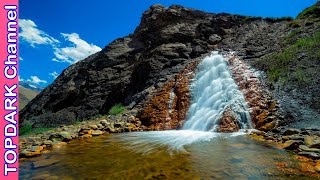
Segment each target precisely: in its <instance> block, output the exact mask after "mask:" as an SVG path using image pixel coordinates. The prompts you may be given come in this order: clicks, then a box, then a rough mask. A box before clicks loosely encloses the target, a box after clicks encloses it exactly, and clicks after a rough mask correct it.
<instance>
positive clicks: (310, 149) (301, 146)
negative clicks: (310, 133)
mask: <svg viewBox="0 0 320 180" xmlns="http://www.w3.org/2000/svg"><path fill="white" fill-rule="evenodd" d="M299 149H301V151H305V152H315V153H320V149H317V148H309V147H308V146H305V145H300V146H299Z"/></svg>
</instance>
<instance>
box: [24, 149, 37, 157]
mask: <svg viewBox="0 0 320 180" xmlns="http://www.w3.org/2000/svg"><path fill="white" fill-rule="evenodd" d="M40 154H41V152H40V151H35V152H32V151H28V150H23V151H21V152H20V156H21V157H27V158H30V157H36V156H39V155H40Z"/></svg>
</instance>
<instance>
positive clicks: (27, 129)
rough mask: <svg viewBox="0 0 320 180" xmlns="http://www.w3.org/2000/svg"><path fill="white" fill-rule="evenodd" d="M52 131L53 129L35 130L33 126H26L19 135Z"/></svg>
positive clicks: (20, 130)
mask: <svg viewBox="0 0 320 180" xmlns="http://www.w3.org/2000/svg"><path fill="white" fill-rule="evenodd" d="M52 129H53V128H33V127H32V125H31V124H26V125H25V126H23V127H21V128H20V129H19V135H20V136H23V135H30V134H41V133H43V132H46V131H49V130H52Z"/></svg>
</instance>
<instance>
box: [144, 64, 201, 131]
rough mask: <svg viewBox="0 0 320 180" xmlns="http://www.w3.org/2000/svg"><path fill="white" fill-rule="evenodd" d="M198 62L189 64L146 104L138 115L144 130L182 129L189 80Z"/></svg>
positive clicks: (187, 98) (186, 109)
mask: <svg viewBox="0 0 320 180" xmlns="http://www.w3.org/2000/svg"><path fill="white" fill-rule="evenodd" d="M198 62H199V61H195V62H193V63H190V64H189V65H188V66H187V67H186V68H184V69H183V70H182V71H181V72H180V73H178V74H177V75H176V76H175V78H174V79H173V80H171V81H170V82H169V83H167V84H166V85H165V86H164V87H163V88H162V89H161V90H160V92H158V93H157V94H156V95H155V96H153V97H152V99H151V100H150V101H149V102H148V103H147V107H146V108H145V109H144V110H143V111H142V112H141V113H140V114H139V117H140V118H141V122H142V124H143V126H144V128H143V129H144V130H169V129H179V128H181V127H182V125H183V122H184V120H185V118H186V115H187V111H188V109H189V105H190V100H191V94H190V89H189V85H190V80H191V79H192V78H193V77H194V71H195V70H196V67H197V64H198ZM147 101H148V100H147Z"/></svg>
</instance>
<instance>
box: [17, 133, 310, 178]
mask: <svg viewBox="0 0 320 180" xmlns="http://www.w3.org/2000/svg"><path fill="white" fill-rule="evenodd" d="M46 161H49V162H50V161H53V162H54V163H47V162H46ZM37 162H38V163H39V162H42V164H41V163H40V164H37ZM35 164H37V166H35ZM284 164H285V165H286V166H287V167H288V168H291V169H295V168H296V167H298V162H297V161H296V160H295V158H294V157H293V155H292V154H289V153H288V152H286V151H285V150H282V149H278V148H275V147H274V146H270V144H267V143H264V142H260V141H257V140H254V139H252V138H250V137H248V136H247V135H245V134H244V133H230V134H221V133H213V132H198V131H161V132H159V131H154V132H133V133H123V134H108V135H105V136H101V137H96V138H92V139H87V140H81V141H80V140H74V141H71V142H70V143H69V144H68V145H66V146H63V147H61V148H59V149H55V150H52V151H50V152H48V153H46V154H43V155H42V156H40V157H36V158H31V159H21V160H20V170H19V171H20V172H19V174H20V179H303V178H306V179H309V178H310V177H308V176H302V175H297V174H294V173H292V172H286V171H285V170H283V169H282V168H281V167H283V165H284Z"/></svg>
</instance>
